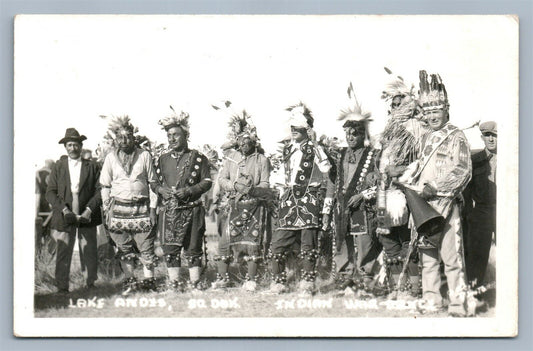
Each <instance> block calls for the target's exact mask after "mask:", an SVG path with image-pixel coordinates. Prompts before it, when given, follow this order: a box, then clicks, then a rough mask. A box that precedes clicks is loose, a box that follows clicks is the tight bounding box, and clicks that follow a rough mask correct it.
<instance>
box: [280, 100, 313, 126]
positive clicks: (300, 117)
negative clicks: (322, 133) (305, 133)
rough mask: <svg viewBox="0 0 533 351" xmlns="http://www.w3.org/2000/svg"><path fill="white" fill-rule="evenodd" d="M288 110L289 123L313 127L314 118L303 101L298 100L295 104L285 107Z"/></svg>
mask: <svg viewBox="0 0 533 351" xmlns="http://www.w3.org/2000/svg"><path fill="white" fill-rule="evenodd" d="M286 111H288V112H289V124H290V125H291V126H293V127H298V128H313V124H314V121H315V119H314V118H313V115H312V113H311V110H310V109H309V108H308V107H307V106H306V105H305V104H304V103H303V102H301V101H300V102H299V103H298V104H296V105H292V106H289V107H287V109H286Z"/></svg>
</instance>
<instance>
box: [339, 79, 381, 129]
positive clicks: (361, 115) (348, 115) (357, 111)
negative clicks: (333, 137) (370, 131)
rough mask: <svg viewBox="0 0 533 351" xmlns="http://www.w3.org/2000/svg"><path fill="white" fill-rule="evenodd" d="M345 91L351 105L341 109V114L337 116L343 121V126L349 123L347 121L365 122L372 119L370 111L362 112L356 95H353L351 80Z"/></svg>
mask: <svg viewBox="0 0 533 351" xmlns="http://www.w3.org/2000/svg"><path fill="white" fill-rule="evenodd" d="M347 93H348V98H349V99H350V101H351V103H352V107H349V108H347V109H345V110H341V114H340V115H339V117H337V120H338V121H344V122H345V123H344V126H346V125H347V124H351V123H349V122H360V123H365V124H366V123H368V122H370V121H372V119H371V118H370V117H371V116H372V113H370V112H364V111H363V108H362V105H361V103H360V102H359V100H358V99H357V96H355V92H354V89H353V84H352V82H350V85H349V86H348V91H347Z"/></svg>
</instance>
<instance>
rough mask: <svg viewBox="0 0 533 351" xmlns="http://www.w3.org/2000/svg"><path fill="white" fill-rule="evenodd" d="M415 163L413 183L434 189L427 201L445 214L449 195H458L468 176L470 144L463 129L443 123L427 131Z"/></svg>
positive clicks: (448, 204) (470, 174) (470, 166)
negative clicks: (418, 157) (420, 152)
mask: <svg viewBox="0 0 533 351" xmlns="http://www.w3.org/2000/svg"><path fill="white" fill-rule="evenodd" d="M448 133H449V135H448ZM447 135H448V136H447ZM443 139H444V141H443ZM417 167H418V171H417V173H418V179H417V181H416V184H417V185H419V186H421V187H423V186H424V185H425V184H429V185H430V186H432V187H433V188H434V189H436V190H437V192H438V196H437V197H436V199H433V200H431V201H429V203H430V204H431V206H432V207H433V208H435V210H437V211H438V212H439V213H441V214H442V215H443V216H444V217H446V216H447V215H448V213H449V210H450V209H451V204H452V202H453V199H455V198H456V197H459V196H461V192H462V191H463V190H464V189H465V187H466V186H467V184H468V182H469V181H470V178H471V177H472V160H471V156H470V146H469V145H468V141H467V139H466V137H465V135H464V133H463V132H462V131H461V130H459V129H458V128H456V127H454V126H452V125H450V124H446V125H445V126H444V127H442V128H441V129H439V130H437V131H433V132H431V133H430V134H428V137H427V138H426V140H425V143H424V146H423V148H422V158H421V159H420V160H418V165H417Z"/></svg>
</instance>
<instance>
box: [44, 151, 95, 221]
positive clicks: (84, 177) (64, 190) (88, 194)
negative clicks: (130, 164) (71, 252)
mask: <svg viewBox="0 0 533 351" xmlns="http://www.w3.org/2000/svg"><path fill="white" fill-rule="evenodd" d="M99 179H100V167H99V166H98V164H97V163H96V162H94V161H88V160H82V164H81V170H80V184H79V193H78V197H79V204H80V212H83V211H84V210H85V208H87V207H89V208H90V209H91V212H92V214H91V222H90V223H88V224H80V227H93V226H96V225H99V224H101V223H102V213H101V211H100V206H101V205H102V198H101V194H100V182H99ZM46 200H47V201H48V202H49V203H50V205H52V211H53V214H52V220H51V221H50V226H51V229H56V230H58V231H65V230H67V229H68V228H69V225H67V224H65V222H64V219H63V213H62V211H63V209H64V208H65V206H67V207H68V208H70V209H72V192H71V190H70V173H69V169H68V156H61V158H60V159H59V161H57V162H56V164H55V165H54V167H53V168H52V173H50V178H49V183H48V188H47V190H46ZM80 214H81V213H80Z"/></svg>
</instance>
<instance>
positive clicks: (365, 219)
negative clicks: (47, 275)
mask: <svg viewBox="0 0 533 351" xmlns="http://www.w3.org/2000/svg"><path fill="white" fill-rule="evenodd" d="M348 95H349V97H350V101H351V106H350V108H348V109H347V110H343V111H342V112H341V115H340V117H339V120H340V121H342V122H343V128H344V131H345V134H346V141H347V147H344V148H337V149H335V150H333V149H328V148H324V147H323V145H320V143H319V142H317V141H316V137H315V135H316V134H315V132H314V131H313V124H314V118H313V116H312V114H311V111H310V110H309V109H308V107H307V106H305V105H304V104H303V103H300V104H298V105H294V106H291V107H289V108H288V109H287V113H288V119H289V124H290V127H291V136H292V138H291V139H292V141H291V142H289V143H286V145H285V146H284V148H283V153H282V162H281V167H280V170H279V172H280V174H281V175H282V176H283V178H284V181H283V184H281V185H280V186H278V187H276V186H274V185H272V184H270V174H271V165H270V162H269V159H268V158H267V157H266V156H265V155H264V153H263V152H262V149H261V147H260V144H259V138H258V136H257V131H256V128H255V126H254V125H253V123H252V121H251V118H250V116H248V115H247V114H246V112H245V111H243V112H242V114H237V115H234V116H232V118H231V121H230V133H229V134H228V143H226V149H227V150H226V151H225V153H224V154H225V157H224V161H223V164H222V167H221V169H220V171H219V174H218V177H217V180H216V181H217V186H218V187H219V188H220V190H219V191H220V192H221V194H222V196H221V200H220V202H219V204H218V226H217V227H218V231H219V243H218V252H217V255H216V256H215V261H216V262H217V278H216V281H215V282H213V284H212V286H213V287H214V288H226V287H228V286H229V285H230V284H231V283H232V282H231V281H230V275H229V274H228V269H229V265H230V263H231V261H232V260H236V259H238V258H240V257H243V258H244V260H245V262H246V265H247V274H246V282H245V284H244V285H243V288H244V289H245V290H247V291H255V290H257V289H258V285H257V279H258V267H259V264H260V263H261V262H262V261H265V260H267V261H269V263H270V265H269V266H270V273H271V276H272V283H271V286H270V289H269V290H268V292H269V293H276V294H278V293H283V292H286V291H288V285H287V280H288V279H287V268H286V265H287V259H288V257H289V256H290V253H291V252H292V251H294V248H295V247H298V248H299V252H300V254H299V258H300V260H299V262H300V266H301V267H300V268H301V269H300V274H299V275H297V276H299V277H300V282H299V284H298V290H299V291H300V292H301V293H303V294H313V293H315V292H316V290H317V286H316V283H315V282H316V279H317V276H318V270H317V261H318V259H319V255H320V253H319V233H320V232H325V233H332V235H331V241H332V246H333V262H332V265H333V269H332V273H333V275H334V276H335V278H336V280H337V283H338V287H339V288H341V289H353V290H357V289H360V290H366V291H370V290H371V286H372V285H374V284H376V280H377V279H376V277H375V276H376V275H377V272H376V266H377V265H376V261H377V259H378V256H379V255H380V253H381V252H383V260H382V266H383V269H384V271H385V281H386V284H388V286H389V287H390V291H391V294H392V297H393V298H398V295H399V294H403V297H404V298H407V297H408V296H411V297H417V295H418V294H419V292H420V291H419V284H420V283H421V287H422V294H423V298H424V299H425V300H427V301H430V302H431V303H432V304H433V305H435V306H442V303H443V298H442V295H441V293H440V287H441V275H440V271H439V268H440V262H441V261H443V262H444V273H445V275H446V280H447V283H448V297H449V304H448V311H449V313H450V314H452V315H459V316H464V315H466V313H467V307H468V306H467V305H468V303H469V302H468V296H469V294H468V292H469V291H470V290H469V286H468V283H467V281H468V280H475V282H477V283H478V284H481V283H482V282H483V273H484V270H485V269H486V265H487V261H488V253H489V251H490V243H491V240H492V232H494V230H495V228H494V220H492V221H486V219H489V218H490V219H494V218H495V212H494V209H495V186H493V187H492V188H490V187H486V185H487V184H488V183H487V182H489V183H490V182H492V183H491V184H495V173H496V172H495V165H496V163H495V160H496V136H497V131H496V124H495V123H494V122H488V123H485V124H482V125H481V131H482V133H483V138H484V140H485V142H486V145H487V148H486V149H485V150H484V151H483V152H482V153H481V154H476V155H475V156H474V157H473V159H474V164H473V165H474V172H473V174H474V177H472V158H471V154H470V147H469V145H468V142H467V139H466V137H465V135H464V134H463V132H462V131H461V130H460V129H459V128H457V127H455V126H453V125H452V124H451V123H449V114H448V108H449V104H448V96H447V92H446V89H445V86H444V84H443V83H442V81H441V79H440V76H438V75H431V77H428V75H427V74H426V72H425V71H421V72H420V90H419V94H418V96H415V94H414V93H413V89H412V88H411V89H409V88H408V87H406V86H405V84H403V80H402V79H401V78H394V82H392V83H391V84H389V85H388V86H387V89H385V91H384V95H383V98H384V99H385V100H386V101H388V102H389V103H390V111H389V120H388V123H387V125H386V127H385V130H384V132H383V134H382V138H381V140H380V144H381V148H379V149H376V148H374V147H373V146H372V145H371V143H370V136H369V130H368V124H369V122H370V121H371V119H370V113H366V112H364V111H363V110H362V108H361V105H360V104H359V102H358V100H357V98H356V97H355V93H354V90H353V87H352V85H351V84H350V88H349V90H348ZM159 124H160V125H161V126H162V128H163V129H164V130H165V131H166V134H167V138H168V143H169V147H168V151H167V152H166V153H163V154H162V155H160V156H157V157H155V156H153V155H151V154H150V153H149V152H148V151H146V150H143V149H142V148H140V147H138V146H137V145H136V144H135V137H134V134H135V132H136V128H135V127H134V126H133V125H132V124H131V122H130V120H129V118H128V117H122V118H115V119H113V120H112V121H111V123H110V126H109V133H108V135H110V136H111V138H112V140H113V148H112V151H111V152H110V153H109V154H108V155H107V156H106V158H105V161H104V164H103V166H102V168H101V170H100V168H99V167H98V166H97V165H96V164H95V163H93V162H90V161H85V160H81V158H80V152H81V146H82V142H83V140H85V137H84V136H82V135H79V133H78V132H77V131H76V130H75V129H72V128H69V129H67V131H66V134H65V137H64V138H63V139H61V140H60V141H59V143H60V144H64V145H65V148H66V150H67V153H68V156H63V157H62V158H61V159H60V161H59V162H58V163H57V164H56V165H55V166H54V168H53V169H52V172H51V175H50V182H49V186H48V190H47V193H46V199H47V200H48V201H49V202H50V203H51V205H52V207H53V211H54V214H53V218H52V229H53V236H54V238H55V239H56V240H57V242H58V249H57V265H56V284H57V287H58V288H59V290H60V291H63V292H67V291H68V282H69V279H68V276H69V269H70V260H71V256H72V249H73V245H74V241H75V235H76V232H77V233H78V235H79V239H80V255H81V258H82V265H85V266H86V267H87V272H88V275H87V286H88V287H91V286H93V284H94V281H95V280H96V279H97V275H96V230H95V226H96V225H98V224H100V223H101V222H102V221H103V223H104V225H105V228H106V230H107V231H108V233H109V235H110V237H111V239H112V240H113V242H114V244H115V245H116V248H117V257H119V259H120V262H121V267H122V270H123V272H124V274H125V281H124V287H123V293H124V294H125V295H127V294H129V293H131V292H133V291H135V290H138V289H142V290H145V291H155V290H156V289H157V287H156V284H155V283H156V280H155V277H154V267H155V265H156V264H158V261H159V260H161V258H162V259H163V260H164V262H165V264H166V267H167V272H168V279H167V287H168V288H169V289H172V290H174V291H184V290H185V289H186V288H189V289H203V288H205V286H202V284H201V267H202V264H205V257H203V256H204V255H205V251H204V233H205V209H204V206H203V203H202V200H201V197H202V194H204V193H206V192H207V191H208V190H209V189H210V188H211V186H212V182H213V181H212V179H211V177H210V165H209V161H208V159H207V158H206V157H205V156H204V155H203V154H201V153H200V152H199V151H197V150H193V149H190V148H189V147H188V142H187V141H188V137H189V115H188V114H187V113H184V112H181V113H180V114H178V113H176V112H174V110H173V113H172V114H171V115H170V116H168V117H166V118H163V119H162V120H160V121H159ZM471 179H472V181H471ZM469 184H470V185H469ZM467 186H468V188H467ZM465 188H466V189H467V191H466V193H465V194H468V195H469V196H465V197H463V195H462V194H463V192H464V191H465ZM487 188H488V189H489V190H488V191H489V194H487ZM413 194H414V195H413ZM420 199H422V201H424V202H425V203H426V205H428V206H429V208H431V209H432V211H434V212H435V213H436V214H435V215H434V216H433V217H432V218H430V220H428V221H424V222H423V223H421V222H420V220H419V217H420V216H419V215H421V214H420V213H419V212H417V211H419V210H418V209H417V208H416V206H415V202H416V201H420ZM464 199H473V200H471V202H470V203H475V206H470V205H468V204H467V206H464V205H465V200H464ZM413 201H415V202H413ZM100 207H101V208H102V211H101V210H100ZM463 208H466V213H467V223H468V228H470V232H472V233H475V234H472V235H469V236H467V237H466V238H463V225H462V223H463V222H465V221H464V218H462V217H461V214H462V209H463ZM101 214H103V216H101ZM272 222H274V224H272ZM480 223H483V226H482V225H480ZM488 223H491V224H492V225H489V224H488ZM271 226H274V227H275V230H274V231H273V233H272V237H271V238H268V237H267V235H265V233H266V232H267V231H268V229H267V228H270V227H271ZM489 232H490V233H489ZM156 238H158V239H159V242H160V245H161V252H160V254H159V255H156V248H155V246H154V243H155V240H156ZM266 240H267V241H268V242H267V243H266V242H265V241H266ZM270 241H271V242H270ZM463 243H464V244H463ZM465 250H466V251H465ZM267 253H268V254H267ZM182 255H183V256H184V258H185V259H186V261H187V267H188V271H189V275H188V276H189V280H188V287H187V286H185V285H184V284H183V282H182V281H181V279H180V276H181V274H180V267H181V263H182ZM158 256H159V257H158ZM465 256H466V265H465ZM137 260H140V262H141V263H142V267H143V277H142V278H141V279H137V278H136V277H135V274H134V272H135V263H136V261H137ZM202 260H204V262H202ZM419 267H421V278H422V279H421V282H420V279H419V277H420V271H419ZM467 273H468V279H467ZM470 275H472V277H471V276H470Z"/></svg>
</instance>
